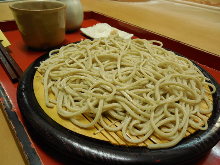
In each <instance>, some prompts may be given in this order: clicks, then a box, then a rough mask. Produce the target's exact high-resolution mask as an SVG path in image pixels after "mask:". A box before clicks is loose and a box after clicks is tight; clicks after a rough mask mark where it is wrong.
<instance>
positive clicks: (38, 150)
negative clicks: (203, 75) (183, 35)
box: [0, 12, 220, 165]
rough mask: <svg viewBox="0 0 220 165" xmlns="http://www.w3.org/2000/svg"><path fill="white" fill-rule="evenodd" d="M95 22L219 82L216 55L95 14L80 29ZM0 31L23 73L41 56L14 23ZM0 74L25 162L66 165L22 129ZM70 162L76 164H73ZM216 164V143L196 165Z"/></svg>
mask: <svg viewBox="0 0 220 165" xmlns="http://www.w3.org/2000/svg"><path fill="white" fill-rule="evenodd" d="M99 22H105V23H108V24H110V25H112V26H114V27H116V28H118V29H120V30H124V31H126V32H129V33H133V34H134V35H135V36H137V37H139V38H146V39H154V40H159V41H162V42H163V43H164V47H165V48H167V49H171V50H173V51H175V52H177V53H179V54H181V55H183V56H185V57H187V58H189V59H191V60H193V61H196V62H197V63H199V64H200V65H201V66H202V67H203V68H204V69H206V70H207V71H208V72H209V73H210V74H211V75H212V76H213V77H214V78H215V79H216V80H217V81H218V82H219V83H220V65H218V64H219V63H220V57H218V56H217V55H216V54H212V53H210V52H207V51H204V50H201V49H198V48H195V47H192V46H190V45H187V44H185V43H182V42H179V41H176V40H173V39H171V38H168V37H165V36H162V35H159V34H156V33H153V32H151V31H148V30H146V29H142V28H140V27H137V26H134V25H131V24H128V23H125V22H122V21H120V20H116V19H114V18H110V17H107V16H104V15H102V14H99V13H95V12H85V15H84V21H83V24H82V27H88V26H92V25H94V24H96V23H99ZM0 29H1V30H2V31H3V32H4V34H5V36H6V37H7V38H8V40H9V41H10V42H11V46H10V47H9V49H10V51H11V56H12V57H13V58H14V59H15V61H16V62H17V63H18V65H19V66H20V67H21V69H22V70H23V71H24V70H26V68H27V67H28V66H29V65H30V64H31V63H32V62H33V61H35V60H36V59H37V58H38V57H40V56H41V55H43V54H44V53H45V52H44V51H32V50H30V49H28V48H27V47H26V46H25V44H24V43H23V41H22V39H21V35H20V33H19V31H18V30H17V26H16V24H15V22H14V21H6V22H0ZM85 38H86V37H85V36H84V35H82V34H81V32H80V31H76V32H74V33H69V34H66V40H65V43H64V44H67V43H70V42H76V41H80V40H82V39H85ZM0 75H1V76H0V82H1V84H0V97H1V98H2V99H0V101H1V102H3V104H4V107H5V108H4V112H5V115H6V117H7V119H8V121H9V123H10V124H11V126H12V128H13V131H14V133H15V136H16V137H17V140H18V142H19V144H20V145H21V149H22V151H23V153H24V155H25V157H26V159H27V161H28V162H29V163H30V164H40V163H42V164H45V165H50V164H53V165H54V164H66V163H67V162H66V160H64V159H62V158H57V157H56V156H55V155H54V153H53V152H52V151H51V150H50V149H48V148H46V147H43V146H42V145H40V144H38V143H37V140H35V139H33V138H30V137H29V134H28V133H27V131H26V127H25V126H24V125H23V119H22V116H21V113H20V110H19V108H18V105H17V98H16V91H17V84H13V83H12V82H11V81H10V79H9V77H8V75H7V73H6V72H5V71H4V69H3V68H2V66H0ZM72 163H73V164H79V162H77V161H76V162H72ZM80 164H81V163H80ZM217 164H220V142H219V143H218V144H217V145H216V146H215V147H213V148H212V150H211V151H210V152H209V153H208V154H207V155H206V156H204V158H203V159H202V160H199V161H198V162H197V163H196V165H217Z"/></svg>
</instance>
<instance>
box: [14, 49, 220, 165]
mask: <svg viewBox="0 0 220 165" xmlns="http://www.w3.org/2000/svg"><path fill="white" fill-rule="evenodd" d="M47 58H48V53H47V54H45V55H43V56H41V57H39V58H38V59H37V60H35V61H34V62H33V63H32V64H31V65H30V66H29V67H28V69H27V70H26V71H25V72H24V75H23V77H22V79H21V80H20V82H19V85H18V90H17V99H18V105H19V108H20V110H21V113H22V115H23V118H24V120H25V124H26V126H27V128H28V130H29V131H30V133H31V132H35V133H34V134H35V135H36V134H37V136H38V137H37V138H35V140H36V139H37V140H39V141H43V142H44V144H46V145H47V147H49V148H51V149H53V150H55V153H57V156H58V157H66V158H68V159H73V160H74V159H77V160H83V161H84V162H86V163H88V164H119V165H122V164H126V165H128V164H129V165H130V164H138V165H141V164H145V165H146V164H147V165H150V164H160V165H165V164H167V165H171V164H174V165H178V164H189V163H191V162H193V161H195V160H197V159H199V158H201V156H203V155H204V154H206V153H207V152H209V151H210V149H211V148H212V147H213V146H215V145H216V144H217V143H218V141H219V140H220V87H219V84H218V83H217V82H216V80H215V79H214V78H213V77H212V76H211V75H210V74H209V73H208V72H207V71H205V70H204V69H203V68H201V67H200V66H198V65H197V64H195V65H196V66H197V67H198V68H199V69H200V70H201V71H202V73H203V74H204V75H205V76H206V77H207V78H209V79H210V82H211V83H212V84H214V85H215V87H216V89H217V91H216V92H215V93H214V94H213V112H212V115H211V117H210V119H209V120H208V126H209V127H208V129H207V130H205V131H201V130H200V131H197V132H196V133H194V134H192V135H190V136H188V137H187V138H184V139H183V140H182V141H181V142H180V143H178V144H177V145H176V146H174V147H171V148H167V149H156V150H150V149H148V148H146V147H134V146H118V145H113V144H111V143H109V142H105V141H101V140H97V139H94V138H90V137H87V136H84V135H81V134H77V133H75V132H73V131H70V130H68V129H66V128H64V127H63V126H61V125H59V124H58V123H56V122H55V121H54V120H53V119H52V118H50V117H49V116H48V115H47V114H46V113H45V112H44V110H43V109H42V108H41V107H40V105H39V104H38V101H37V99H36V97H35V94H34V90H33V79H34V75H35V72H36V67H38V66H39V65H40V62H41V61H43V60H45V59H47Z"/></svg>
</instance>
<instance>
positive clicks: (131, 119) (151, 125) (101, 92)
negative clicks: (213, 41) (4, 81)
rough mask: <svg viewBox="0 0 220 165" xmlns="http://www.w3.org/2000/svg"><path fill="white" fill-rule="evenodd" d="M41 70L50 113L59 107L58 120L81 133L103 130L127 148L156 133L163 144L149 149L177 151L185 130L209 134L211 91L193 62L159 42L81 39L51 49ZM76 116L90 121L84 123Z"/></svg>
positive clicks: (116, 37) (40, 67) (116, 38)
mask: <svg viewBox="0 0 220 165" xmlns="http://www.w3.org/2000/svg"><path fill="white" fill-rule="evenodd" d="M38 71H39V72H40V73H41V74H42V75H43V85H44V97H45V102H46V106H47V107H53V106H56V109H57V112H58V114H59V115H60V116H62V117H64V118H66V119H69V120H70V121H71V122H72V123H73V124H75V125H77V126H78V127H81V128H83V129H89V128H91V127H94V125H96V124H99V125H101V126H102V127H103V129H104V130H105V131H114V132H115V131H121V132H122V135H123V138H124V139H125V140H126V141H128V142H131V143H141V142H143V141H145V140H147V139H148V138H149V137H150V136H151V135H153V134H154V135H155V136H157V137H158V138H159V139H165V140H166V142H165V143H161V144H149V145H148V146H147V147H148V148H150V149H156V148H168V147H171V146H174V145H176V144H177V143H178V142H180V141H181V139H182V138H183V137H184V136H185V135H186V131H187V128H188V127H192V128H194V129H196V130H206V129H207V127H208V125H207V117H206V116H205V115H206V114H210V113H211V112H212V109H213V107H212V101H210V100H209V99H208V97H207V95H210V94H211V93H213V92H215V87H214V86H213V85H212V84H210V83H209V82H208V80H207V78H206V77H204V75H203V74H202V73H201V72H200V70H199V69H198V68H197V67H195V66H194V65H193V63H192V62H191V61H189V60H187V59H186V58H184V57H180V56H177V55H175V54H174V53H173V52H171V51H168V50H165V49H164V48H162V43H161V42H159V41H154V40H152V41H148V40H144V39H128V40H125V39H122V38H120V37H118V36H117V35H111V36H110V37H109V38H101V39H94V40H92V41H91V40H88V39H86V40H83V41H81V42H79V43H77V44H75V43H73V44H69V45H67V46H63V47H61V48H60V49H57V50H53V51H51V52H50V58H48V59H47V60H45V61H43V62H42V63H41V65H40V66H39V68H38ZM208 87H211V89H212V90H210V89H209V88H208ZM51 93H52V94H53V95H54V96H55V97H50V94H51ZM202 102H203V103H205V105H206V106H205V108H203V107H201V106H200V105H201V103H202ZM79 115H84V116H89V117H91V118H92V121H91V122H90V123H86V124H85V123H82V122H81V121H79V120H78V118H77V116H79ZM106 117H107V118H108V119H109V120H110V121H111V122H112V123H113V124H111V125H108V124H107V123H106V122H105V120H104V118H106ZM115 123H117V126H116V124H115ZM134 136H135V137H138V138H132V137H134Z"/></svg>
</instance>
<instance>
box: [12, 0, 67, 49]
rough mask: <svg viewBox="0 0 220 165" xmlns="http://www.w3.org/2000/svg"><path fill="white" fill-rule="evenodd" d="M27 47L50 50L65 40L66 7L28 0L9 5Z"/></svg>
mask: <svg viewBox="0 0 220 165" xmlns="http://www.w3.org/2000/svg"><path fill="white" fill-rule="evenodd" d="M9 7H10V9H11V10H12V13H13V16H14V18H15V21H16V24H17V26H18V29H19V31H20V32H21V35H22V38H23V40H24V42H25V43H26V45H27V46H28V47H30V48H34V49H49V48H53V47H56V46H58V45H60V44H61V43H62V42H63V41H64V39H65V20H66V13H65V12H66V10H65V9H66V5H65V4H64V3H62V2H58V1H49V0H28V1H18V2H15V3H12V4H10V5H9Z"/></svg>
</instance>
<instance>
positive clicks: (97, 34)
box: [80, 23, 133, 39]
mask: <svg viewBox="0 0 220 165" xmlns="http://www.w3.org/2000/svg"><path fill="white" fill-rule="evenodd" d="M80 30H81V31H82V33H84V34H85V35H87V36H89V37H91V38H101V37H108V36H109V35H110V34H111V32H112V31H117V32H118V35H119V36H120V37H122V38H124V39H129V38H131V37H132V36H133V34H130V33H127V32H124V31H122V30H119V29H117V28H114V27H112V26H110V25H109V24H107V23H98V24H96V25H94V26H90V27H88V28H80Z"/></svg>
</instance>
